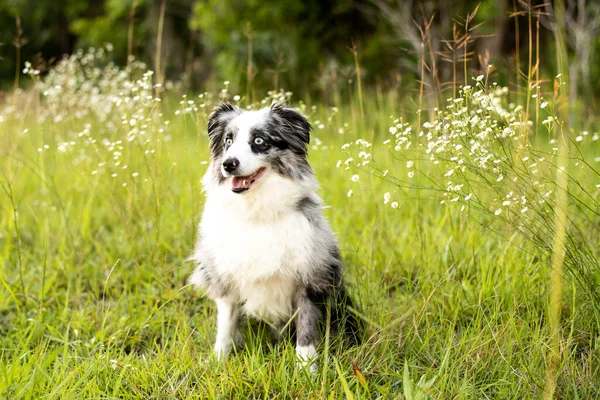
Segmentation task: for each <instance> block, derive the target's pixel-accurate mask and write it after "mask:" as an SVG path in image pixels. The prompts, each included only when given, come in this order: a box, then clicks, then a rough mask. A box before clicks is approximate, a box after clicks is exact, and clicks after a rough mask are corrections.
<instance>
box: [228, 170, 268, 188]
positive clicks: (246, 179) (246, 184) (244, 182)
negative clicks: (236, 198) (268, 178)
mask: <svg viewBox="0 0 600 400" xmlns="http://www.w3.org/2000/svg"><path fill="white" fill-rule="evenodd" d="M265 171H266V169H265V167H262V168H259V169H258V171H256V172H255V173H253V174H252V175H249V176H234V177H233V178H232V179H231V190H232V191H233V192H234V193H242V192H245V191H246V190H248V189H250V186H252V185H253V184H254V182H256V181H257V180H258V179H259V178H260V177H261V176H263V174H264V173H265Z"/></svg>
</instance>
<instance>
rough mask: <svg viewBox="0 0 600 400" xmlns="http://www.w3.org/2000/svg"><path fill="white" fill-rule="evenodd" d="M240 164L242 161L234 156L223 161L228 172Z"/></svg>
mask: <svg viewBox="0 0 600 400" xmlns="http://www.w3.org/2000/svg"><path fill="white" fill-rule="evenodd" d="M239 165H240V162H239V161H238V159H237V158H234V157H231V158H228V159H227V160H225V161H223V168H224V169H225V171H227V172H233V171H235V170H236V169H237V167H238V166H239Z"/></svg>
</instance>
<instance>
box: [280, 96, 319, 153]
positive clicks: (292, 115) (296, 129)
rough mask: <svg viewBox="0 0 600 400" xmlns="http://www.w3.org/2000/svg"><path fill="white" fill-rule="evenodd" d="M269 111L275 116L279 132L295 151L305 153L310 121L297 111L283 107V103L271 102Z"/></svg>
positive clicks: (308, 139) (308, 141)
mask: <svg viewBox="0 0 600 400" xmlns="http://www.w3.org/2000/svg"><path fill="white" fill-rule="evenodd" d="M271 113H272V114H273V115H275V116H276V118H277V120H278V122H279V124H278V126H279V133H280V134H281V136H282V139H283V140H285V141H286V142H288V144H289V145H290V148H291V150H292V151H294V152H295V153H299V154H306V146H307V145H308V144H309V143H310V129H311V126H310V123H309V122H308V120H307V119H306V118H305V117H304V116H303V115H302V114H300V113H299V112H297V111H295V110H293V109H291V108H286V107H284V104H283V103H280V102H278V103H273V105H271Z"/></svg>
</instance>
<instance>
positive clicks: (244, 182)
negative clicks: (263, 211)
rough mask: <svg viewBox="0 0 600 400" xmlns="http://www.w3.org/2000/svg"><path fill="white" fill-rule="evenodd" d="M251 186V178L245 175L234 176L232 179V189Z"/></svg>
mask: <svg viewBox="0 0 600 400" xmlns="http://www.w3.org/2000/svg"><path fill="white" fill-rule="evenodd" d="M249 187H250V178H249V177H247V176H246V177H244V176H234V177H233V179H232V180H231V188H232V189H248V188H249Z"/></svg>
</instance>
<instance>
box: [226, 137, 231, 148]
mask: <svg viewBox="0 0 600 400" xmlns="http://www.w3.org/2000/svg"><path fill="white" fill-rule="evenodd" d="M225 144H226V145H227V146H231V145H232V144H233V140H231V138H227V140H225Z"/></svg>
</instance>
